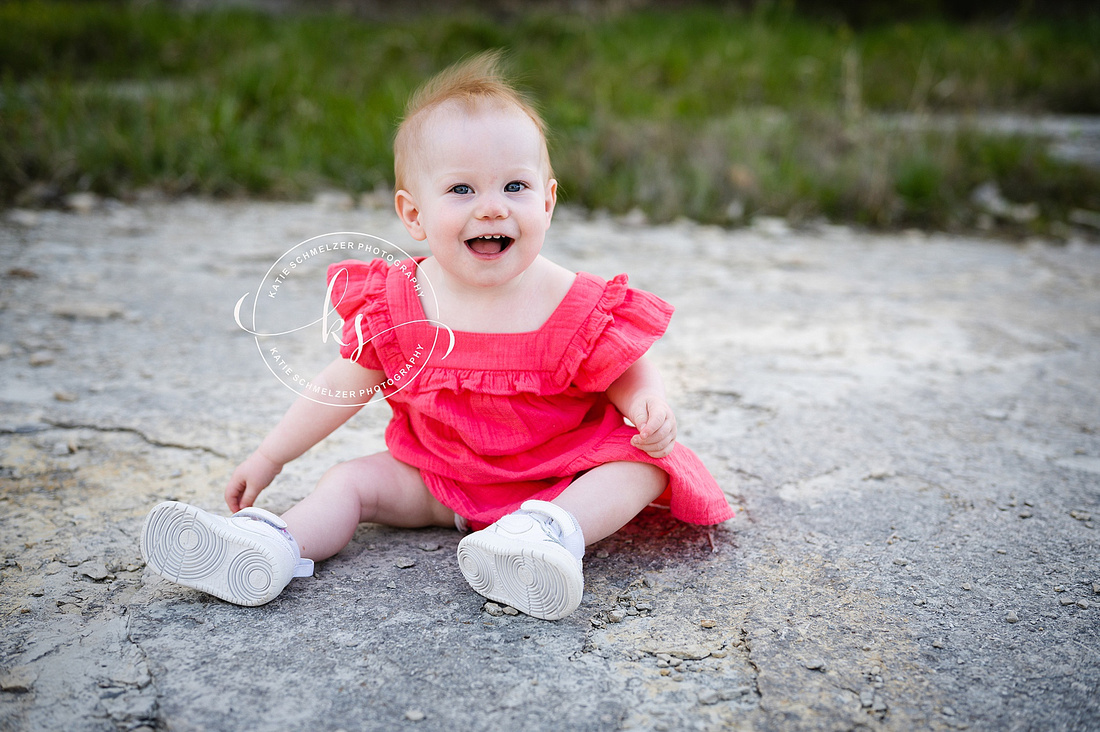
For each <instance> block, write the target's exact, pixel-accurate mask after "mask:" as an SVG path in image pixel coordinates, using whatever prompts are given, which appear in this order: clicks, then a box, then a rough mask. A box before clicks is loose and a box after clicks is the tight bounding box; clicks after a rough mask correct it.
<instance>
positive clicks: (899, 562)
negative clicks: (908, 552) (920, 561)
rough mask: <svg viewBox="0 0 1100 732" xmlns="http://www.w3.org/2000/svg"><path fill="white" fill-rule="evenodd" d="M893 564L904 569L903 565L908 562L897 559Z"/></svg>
mask: <svg viewBox="0 0 1100 732" xmlns="http://www.w3.org/2000/svg"><path fill="white" fill-rule="evenodd" d="M894 564H896V565H898V566H899V567H904V566H905V565H907V564H909V560H908V559H902V558H901V557H898V558H897V559H895V560H894Z"/></svg>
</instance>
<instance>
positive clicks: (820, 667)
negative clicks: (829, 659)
mask: <svg viewBox="0 0 1100 732" xmlns="http://www.w3.org/2000/svg"><path fill="white" fill-rule="evenodd" d="M804 665H805V666H806V668H808V669H810V670H811V671H824V670H825V661H824V660H822V659H820V658H814V659H812V660H809V661H806V663H805V664H804Z"/></svg>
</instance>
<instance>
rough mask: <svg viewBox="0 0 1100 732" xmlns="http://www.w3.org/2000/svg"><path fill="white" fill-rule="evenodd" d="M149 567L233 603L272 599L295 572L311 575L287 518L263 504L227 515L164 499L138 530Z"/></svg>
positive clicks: (296, 575) (255, 603) (250, 602)
mask: <svg viewBox="0 0 1100 732" xmlns="http://www.w3.org/2000/svg"><path fill="white" fill-rule="evenodd" d="M141 556H142V557H143V558H144V559H145V564H146V566H147V567H149V569H151V570H153V571H154V572H156V573H157V574H159V575H161V576H162V577H164V578H165V579H168V580H171V581H172V582H175V583H177V584H180V585H183V586H184V587H192V588H194V589H196V590H201V591H202V592H206V593H208V594H210V595H214V596H215V597H220V598H221V599H223V600H228V601H229V602H232V603H235V604H237V605H249V606H254V605H263V604H264V603H265V602H270V601H271V600H274V599H275V598H276V597H277V596H278V595H279V593H280V592H282V591H283V588H285V587H286V586H287V585H288V584H289V583H290V580H291V578H293V577H309V576H310V575H312V574H313V561H312V560H310V559H302V556H301V551H300V550H299V549H298V543H297V542H296V541H294V537H292V536H291V535H290V532H288V531H287V530H286V522H284V521H283V520H282V519H280V518H279V517H278V516H276V515H275V514H273V513H271V512H270V511H265V510H263V509H262V508H246V509H244V510H243V511H239V512H237V513H235V514H233V516H232V517H230V518H224V517H222V516H215V515H214V514H212V513H207V512H206V511H203V510H202V509H200V508H195V507H194V506H188V505H187V504H184V503H178V502H176V501H168V502H166V503H162V504H160V505H159V506H157V507H156V508H154V509H153V510H152V511H150V512H149V515H148V516H147V517H146V519H145V525H144V526H143V527H142V529H141Z"/></svg>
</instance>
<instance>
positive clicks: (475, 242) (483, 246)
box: [466, 234, 515, 254]
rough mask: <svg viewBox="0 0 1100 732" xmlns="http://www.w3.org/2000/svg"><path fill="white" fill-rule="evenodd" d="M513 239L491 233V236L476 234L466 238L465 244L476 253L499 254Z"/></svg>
mask: <svg viewBox="0 0 1100 732" xmlns="http://www.w3.org/2000/svg"><path fill="white" fill-rule="evenodd" d="M513 241H515V240H514V239H512V237H510V236H504V235H503V234H492V235H491V236H477V237H474V238H473V239H467V240H466V246H468V247H470V249H472V250H474V251H475V252H477V253H478V254H500V253H501V252H503V251H504V250H505V249H507V248H508V247H509V246H511V244H512V242H513Z"/></svg>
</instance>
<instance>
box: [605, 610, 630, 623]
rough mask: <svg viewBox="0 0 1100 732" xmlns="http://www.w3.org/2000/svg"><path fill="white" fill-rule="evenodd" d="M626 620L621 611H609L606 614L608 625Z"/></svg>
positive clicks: (624, 614)
mask: <svg viewBox="0 0 1100 732" xmlns="http://www.w3.org/2000/svg"><path fill="white" fill-rule="evenodd" d="M625 618H626V613H624V612H623V611H622V610H610V611H608V613H607V622H609V623H621V622H623V620H624V619H625Z"/></svg>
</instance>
